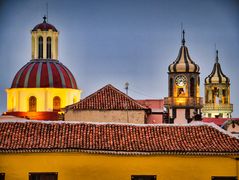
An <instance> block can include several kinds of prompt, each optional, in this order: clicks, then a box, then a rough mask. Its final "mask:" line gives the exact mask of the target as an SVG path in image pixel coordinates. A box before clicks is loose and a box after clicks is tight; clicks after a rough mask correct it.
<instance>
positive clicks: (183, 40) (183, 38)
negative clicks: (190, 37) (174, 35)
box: [182, 30, 185, 46]
mask: <svg viewBox="0 0 239 180" xmlns="http://www.w3.org/2000/svg"><path fill="white" fill-rule="evenodd" d="M182 35H183V37H182V45H183V46H184V45H185V37H184V36H185V31H184V30H183V32H182Z"/></svg>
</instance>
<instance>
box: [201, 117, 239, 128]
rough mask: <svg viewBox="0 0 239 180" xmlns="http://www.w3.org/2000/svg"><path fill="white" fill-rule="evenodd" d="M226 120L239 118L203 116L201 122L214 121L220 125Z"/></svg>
mask: <svg viewBox="0 0 239 180" xmlns="http://www.w3.org/2000/svg"><path fill="white" fill-rule="evenodd" d="M228 120H239V119H238V118H203V120H202V122H205V123H214V124H216V125H218V126H222V125H223V124H224V123H225V122H226V121H228Z"/></svg>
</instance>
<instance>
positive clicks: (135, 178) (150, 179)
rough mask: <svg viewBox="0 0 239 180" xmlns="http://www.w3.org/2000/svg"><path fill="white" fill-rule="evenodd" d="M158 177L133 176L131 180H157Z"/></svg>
mask: <svg viewBox="0 0 239 180" xmlns="http://www.w3.org/2000/svg"><path fill="white" fill-rule="evenodd" d="M156 178H157V176H156V175H132V176H131V180H156Z"/></svg>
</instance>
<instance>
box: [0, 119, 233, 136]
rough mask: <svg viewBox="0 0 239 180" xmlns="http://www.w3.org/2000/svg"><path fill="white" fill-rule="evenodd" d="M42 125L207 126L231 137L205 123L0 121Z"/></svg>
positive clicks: (3, 121) (1, 121)
mask: <svg viewBox="0 0 239 180" xmlns="http://www.w3.org/2000/svg"><path fill="white" fill-rule="evenodd" d="M26 122H32V123H42V124H92V125H94V124H95V125H125V126H142V127H149V126H161V127H197V126H209V127H213V128H216V129H218V130H219V131H221V132H224V133H226V134H229V135H232V134H231V133H229V132H227V131H225V130H224V129H222V128H220V127H219V126H217V125H215V124H214V123H205V122H194V123H190V124H135V123H120V122H81V121H46V120H28V119H22V120H19V119H15V120H14V119H13V120H10V119H6V120H0V123H26Z"/></svg>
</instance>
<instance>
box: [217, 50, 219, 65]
mask: <svg viewBox="0 0 239 180" xmlns="http://www.w3.org/2000/svg"><path fill="white" fill-rule="evenodd" d="M218 60H219V58H218V50H216V63H218Z"/></svg>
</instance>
